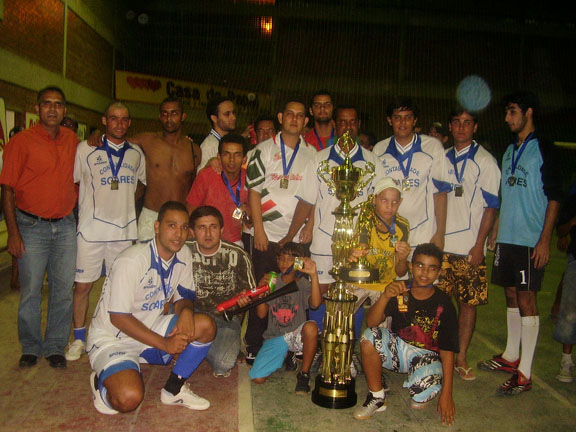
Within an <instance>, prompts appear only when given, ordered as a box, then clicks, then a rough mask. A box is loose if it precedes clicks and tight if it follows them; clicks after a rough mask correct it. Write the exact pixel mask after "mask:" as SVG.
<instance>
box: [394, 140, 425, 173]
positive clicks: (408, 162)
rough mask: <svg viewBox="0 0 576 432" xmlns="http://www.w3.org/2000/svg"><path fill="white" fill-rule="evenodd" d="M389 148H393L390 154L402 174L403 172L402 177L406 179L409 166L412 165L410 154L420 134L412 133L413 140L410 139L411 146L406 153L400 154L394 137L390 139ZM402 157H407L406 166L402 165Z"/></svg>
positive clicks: (412, 152) (411, 154)
mask: <svg viewBox="0 0 576 432" xmlns="http://www.w3.org/2000/svg"><path fill="white" fill-rule="evenodd" d="M390 144H391V148H392V149H393V152H392V156H394V158H395V159H396V161H397V162H398V165H400V169H401V170H402V174H404V178H405V179H407V178H409V177H410V167H411V166H412V156H414V148H415V147H416V146H417V145H418V144H420V136H419V135H418V134H414V140H413V141H412V147H411V148H410V150H408V151H407V152H406V153H404V154H403V155H401V154H400V153H399V152H398V149H397V148H396V140H394V137H392V138H391V139H390ZM404 159H408V160H407V162H406V166H404V162H403V160H404Z"/></svg>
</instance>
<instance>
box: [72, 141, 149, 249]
mask: <svg viewBox="0 0 576 432" xmlns="http://www.w3.org/2000/svg"><path fill="white" fill-rule="evenodd" d="M109 145H110V147H111V148H112V152H113V153H114V152H115V151H117V150H118V149H119V148H121V146H115V145H114V144H110V143H109ZM124 145H125V146H127V148H126V152H125V153H124V159H123V161H122V166H121V167H120V169H119V171H118V181H119V182H118V189H117V190H112V188H111V181H112V178H113V176H112V170H111V168H110V163H109V161H108V156H107V154H106V150H105V149H104V147H90V146H89V145H88V143H87V142H86V141H82V142H81V143H80V144H79V145H78V149H77V151H76V160H75V163H74V182H75V183H80V193H79V197H78V213H79V220H78V234H79V235H81V236H82V237H83V238H84V240H86V241H87V242H108V241H125V240H135V239H136V238H137V237H138V232H137V227H136V208H135V202H134V193H135V192H136V187H137V186H138V182H139V181H140V182H141V183H143V184H146V163H145V159H144V153H143V152H142V150H141V149H140V147H139V146H137V145H135V144H131V143H128V142H126V143H125V144H124ZM112 161H113V163H114V164H117V163H118V156H115V155H112Z"/></svg>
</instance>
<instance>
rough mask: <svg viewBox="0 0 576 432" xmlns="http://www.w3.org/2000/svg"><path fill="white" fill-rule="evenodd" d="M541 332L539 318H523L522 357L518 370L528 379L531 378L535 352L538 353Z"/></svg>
mask: <svg viewBox="0 0 576 432" xmlns="http://www.w3.org/2000/svg"><path fill="white" fill-rule="evenodd" d="M539 330H540V317H539V316H527V317H522V355H521V356H520V364H519V365H518V370H520V372H522V373H523V374H524V376H525V377H526V378H530V376H531V373H532V359H533V358H534V351H536V342H537V341H538V331H539Z"/></svg>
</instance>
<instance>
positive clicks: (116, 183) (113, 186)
mask: <svg viewBox="0 0 576 432" xmlns="http://www.w3.org/2000/svg"><path fill="white" fill-rule="evenodd" d="M102 144H103V147H104V150H105V151H106V156H108V163H109V164H110V171H111V172H112V180H110V189H112V190H118V186H119V184H120V180H119V178H118V172H119V171H120V167H121V166H122V161H123V160H124V155H125V154H126V144H125V143H124V145H123V146H122V148H121V149H119V150H118V151H116V150H114V149H113V148H111V147H110V144H108V140H107V139H106V135H104V136H103V137H102ZM112 156H117V157H118V163H117V164H116V165H114V161H113V160H112Z"/></svg>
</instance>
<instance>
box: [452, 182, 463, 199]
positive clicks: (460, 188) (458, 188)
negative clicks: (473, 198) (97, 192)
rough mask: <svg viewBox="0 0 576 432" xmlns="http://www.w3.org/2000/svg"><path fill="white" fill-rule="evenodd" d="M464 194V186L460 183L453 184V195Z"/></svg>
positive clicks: (459, 195)
mask: <svg viewBox="0 0 576 432" xmlns="http://www.w3.org/2000/svg"><path fill="white" fill-rule="evenodd" d="M463 194H464V187H463V186H462V185H456V186H454V195H455V196H457V197H461V196H462V195H463Z"/></svg>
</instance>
